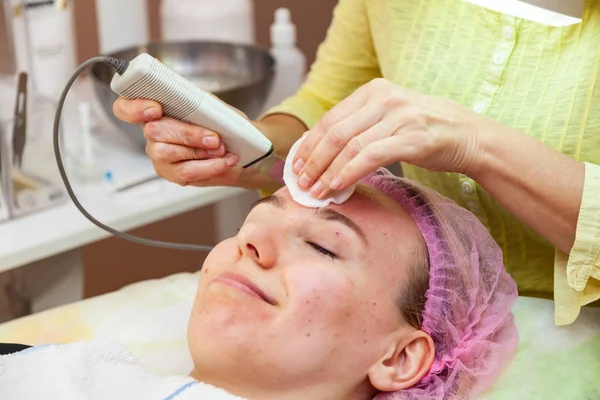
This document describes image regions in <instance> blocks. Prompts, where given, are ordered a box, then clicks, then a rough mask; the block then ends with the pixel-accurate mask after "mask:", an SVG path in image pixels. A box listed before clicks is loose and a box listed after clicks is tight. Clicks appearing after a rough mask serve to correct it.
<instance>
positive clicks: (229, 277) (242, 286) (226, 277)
mask: <svg viewBox="0 0 600 400" xmlns="http://www.w3.org/2000/svg"><path fill="white" fill-rule="evenodd" d="M214 282H219V283H222V284H225V285H228V286H231V287H233V288H235V289H238V290H241V291H242V292H245V293H246V294H248V295H250V296H254V297H257V298H260V299H262V300H263V301H265V302H267V303H269V304H271V305H275V304H276V303H275V300H273V299H272V298H270V297H269V296H267V295H266V294H265V292H263V291H262V290H261V289H260V288H259V287H258V286H257V285H256V284H255V283H254V282H252V281H251V280H250V279H248V278H246V277H245V276H243V275H239V274H236V273H233V272H227V273H225V274H223V275H220V276H219V277H218V278H217V279H215V280H214Z"/></svg>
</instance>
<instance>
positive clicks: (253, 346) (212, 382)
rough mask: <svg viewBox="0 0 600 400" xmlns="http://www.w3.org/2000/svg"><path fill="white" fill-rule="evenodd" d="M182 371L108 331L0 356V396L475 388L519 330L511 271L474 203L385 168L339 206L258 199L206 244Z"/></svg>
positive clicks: (283, 398) (259, 396)
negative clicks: (149, 358) (187, 362)
mask: <svg viewBox="0 0 600 400" xmlns="http://www.w3.org/2000/svg"><path fill="white" fill-rule="evenodd" d="M202 275H203V276H202V278H201V279H200V284H199V287H198V291H197V295H196V298H195V300H194V307H193V311H192V314H191V316H190V320H189V329H188V344H189V350H190V353H191V356H192V359H193V361H194V369H193V371H191V373H190V376H188V377H162V376H157V375H154V374H152V373H150V372H148V371H145V370H144V369H143V367H142V366H141V365H140V364H139V363H138V362H137V361H136V360H135V359H133V358H132V357H131V356H130V355H129V353H127V352H126V351H125V350H124V349H121V348H120V347H118V346H116V345H113V344H104V343H73V344H69V345H56V346H40V347H32V348H28V349H26V350H23V351H17V352H13V353H12V354H10V355H4V356H1V357H0V398H11V399H19V398H28V399H33V398H49V397H53V398H81V399H83V398H103V399H112V398H114V399H116V398H127V399H134V398H140V399H141V398H143V399H199V400H202V399H211V400H212V399H221V398H222V399H231V398H243V399H248V400H367V399H369V400H370V399H378V400H379V399H410V400H425V399H426V400H437V399H439V400H445V399H469V398H476V396H477V394H479V393H481V392H483V391H484V390H485V389H486V388H487V387H488V386H490V385H491V383H492V382H493V381H494V379H496V378H497V376H498V375H499V374H500V373H501V371H502V370H503V369H504V367H505V365H506V363H507V362H508V360H510V358H511V356H512V354H513V352H514V350H515V348H516V344H517V332H516V328H515V325H514V323H513V318H512V314H511V312H510V310H511V307H512V305H513V303H514V301H515V299H516V297H517V290H516V285H515V283H514V282H513V280H512V279H511V278H510V277H509V275H508V274H507V273H506V271H505V269H504V266H503V263H502V253H501V251H500V249H499V248H498V246H497V245H496V244H495V243H494V241H493V240H492V238H491V236H490V235H489V233H488V231H487V230H486V228H485V227H484V226H483V225H481V224H480V222H479V221H478V220H477V219H476V218H475V217H474V216H473V215H472V214H471V213H470V212H468V211H466V210H464V209H462V208H460V207H458V206H457V205H455V204H454V203H453V202H451V201H450V200H448V199H445V198H443V197H441V196H440V195H439V194H437V193H435V192H433V191H431V190H429V189H426V188H424V187H422V186H419V185H418V184H415V183H414V182H411V181H409V180H406V179H402V178H397V177H395V176H393V175H391V174H389V173H388V172H387V171H385V170H379V171H377V172H376V173H374V174H372V175H370V176H368V177H367V178H365V179H364V180H363V182H362V183H361V184H360V185H359V186H358V187H357V190H356V192H355V193H354V195H353V196H352V197H351V198H350V200H348V201H347V202H345V203H343V204H341V205H330V206H328V207H325V208H318V209H313V208H305V207H303V206H300V205H299V204H297V203H295V202H294V201H293V200H292V198H291V197H290V194H289V192H288V190H287V189H286V188H283V189H281V190H280V191H278V192H277V193H276V194H275V195H274V196H271V197H267V198H265V199H262V200H260V201H259V202H258V204H256V205H255V206H254V208H253V209H252V211H251V212H250V213H249V215H248V217H247V219H246V221H245V223H244V225H243V226H242V228H241V229H240V231H239V233H238V235H237V236H236V237H234V238H231V239H228V240H225V241H223V242H222V243H220V244H219V245H218V246H217V247H215V249H214V250H213V251H212V252H211V253H210V254H209V256H208V257H207V259H206V261H205V263H204V266H203V274H202Z"/></svg>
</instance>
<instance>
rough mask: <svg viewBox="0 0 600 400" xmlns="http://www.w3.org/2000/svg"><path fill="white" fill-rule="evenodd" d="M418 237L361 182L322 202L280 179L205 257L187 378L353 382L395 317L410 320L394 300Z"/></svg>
mask: <svg viewBox="0 0 600 400" xmlns="http://www.w3.org/2000/svg"><path fill="white" fill-rule="evenodd" d="M419 244H422V238H421V235H420V232H419V230H418V228H417V227H416V225H415V224H414V222H413V221H412V219H411V218H410V217H409V216H408V214H407V213H406V212H405V211H404V210H403V209H402V208H401V207H400V206H399V205H398V204H396V203H395V202H394V201H392V200H391V199H389V198H388V197H387V196H385V195H384V194H383V193H381V192H379V191H378V190H376V189H373V188H370V187H367V186H359V188H358V189H357V192H356V193H355V194H354V195H353V197H352V198H351V199H350V200H349V201H347V202H346V203H344V204H342V205H332V206H329V207H327V208H324V209H319V210H315V209H309V208H305V207H302V206H300V205H298V204H297V203H295V202H294V201H293V200H292V199H291V197H290V195H289V193H288V191H287V189H285V188H284V189H282V190H280V191H279V192H278V193H277V194H276V195H275V196H274V197H270V198H267V199H263V200H262V201H260V202H259V203H258V204H257V205H256V206H255V207H254V208H253V210H252V211H251V212H250V214H249V215H248V217H247V219H246V221H245V222H244V225H243V226H242V227H241V229H240V231H239V234H238V235H237V236H236V237H234V238H231V239H228V240H225V241H224V242H222V243H220V244H219V245H218V246H217V247H216V248H215V249H214V250H213V251H212V252H211V253H210V255H209V256H208V258H207V259H206V262H205V263H204V267H203V272H202V279H201V280H200V285H199V288H198V293H197V296H196V299H195V303H194V307H193V311H192V315H191V319H190V324H189V330H188V340H189V347H190V351H191V355H192V358H193V360H194V364H195V372H194V374H195V376H197V377H199V379H206V380H207V381H210V382H212V383H220V384H221V386H223V387H226V386H227V384H231V382H232V380H233V382H235V381H237V380H239V381H240V382H248V381H252V380H255V381H257V382H260V385H261V387H262V388H264V389H265V390H267V389H268V390H271V392H272V391H274V390H275V391H276V390H281V391H288V390H293V389H298V388H307V387H308V386H307V385H310V387H318V386H319V385H322V386H326V385H331V383H332V382H333V383H335V382H344V384H348V383H350V384H352V385H354V384H356V387H357V388H358V387H359V386H360V385H363V384H364V382H365V380H366V376H367V375H366V374H367V370H368V369H369V367H370V366H371V365H373V364H374V363H376V362H377V361H378V360H379V359H380V358H381V357H382V356H383V352H385V351H386V349H385V346H386V343H387V342H386V341H387V340H388V339H389V340H392V339H391V337H392V335H394V334H397V332H398V329H399V327H403V326H406V330H407V332H410V329H414V328H410V327H409V326H408V324H406V323H405V322H404V321H403V320H402V317H401V316H400V314H399V312H398V309H397V306H396V301H395V300H396V296H397V295H398V294H399V292H400V290H402V287H403V286H402V285H403V283H404V282H405V281H406V279H407V274H408V273H409V271H410V264H411V263H413V262H414V261H413V260H414V253H415V249H416V248H417V246H419ZM223 379H226V380H227V382H219V380H223ZM309 397H310V396H309ZM309 397H306V398H309Z"/></svg>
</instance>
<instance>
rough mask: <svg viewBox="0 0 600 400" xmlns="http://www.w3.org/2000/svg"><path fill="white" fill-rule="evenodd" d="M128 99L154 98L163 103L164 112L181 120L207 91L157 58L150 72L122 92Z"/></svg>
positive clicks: (195, 106) (198, 103)
mask: <svg viewBox="0 0 600 400" xmlns="http://www.w3.org/2000/svg"><path fill="white" fill-rule="evenodd" d="M121 96H122V97H125V98H126V99H130V100H131V99H144V100H153V101H156V102H159V103H161V104H162V105H163V114H164V115H166V116H169V117H172V118H175V119H178V120H180V121H184V120H185V118H186V117H187V116H188V115H190V114H191V113H193V112H194V111H195V110H197V109H198V107H200V104H201V103H202V99H203V96H205V93H204V92H202V91H201V90H199V89H198V87H196V86H195V85H194V84H192V83H191V82H189V81H188V80H186V79H185V78H183V77H181V76H180V75H177V74H176V73H174V72H173V71H172V70H170V69H169V68H167V67H166V66H165V65H163V64H162V63H160V62H158V61H157V60H152V64H151V67H150V70H149V72H148V74H146V75H145V76H144V77H143V78H142V79H140V80H139V81H138V82H136V83H135V84H133V85H132V86H131V87H129V88H128V89H126V90H125V91H124V92H123V93H121Z"/></svg>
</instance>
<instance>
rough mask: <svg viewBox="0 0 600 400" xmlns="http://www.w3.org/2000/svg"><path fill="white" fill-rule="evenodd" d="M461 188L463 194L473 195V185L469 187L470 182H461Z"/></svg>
mask: <svg viewBox="0 0 600 400" xmlns="http://www.w3.org/2000/svg"><path fill="white" fill-rule="evenodd" d="M460 186H461V188H462V191H463V193H465V194H471V193H473V185H471V183H470V182H463V183H462V185H460Z"/></svg>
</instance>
